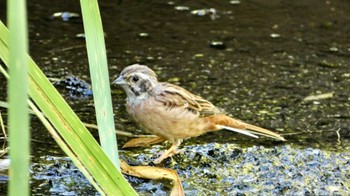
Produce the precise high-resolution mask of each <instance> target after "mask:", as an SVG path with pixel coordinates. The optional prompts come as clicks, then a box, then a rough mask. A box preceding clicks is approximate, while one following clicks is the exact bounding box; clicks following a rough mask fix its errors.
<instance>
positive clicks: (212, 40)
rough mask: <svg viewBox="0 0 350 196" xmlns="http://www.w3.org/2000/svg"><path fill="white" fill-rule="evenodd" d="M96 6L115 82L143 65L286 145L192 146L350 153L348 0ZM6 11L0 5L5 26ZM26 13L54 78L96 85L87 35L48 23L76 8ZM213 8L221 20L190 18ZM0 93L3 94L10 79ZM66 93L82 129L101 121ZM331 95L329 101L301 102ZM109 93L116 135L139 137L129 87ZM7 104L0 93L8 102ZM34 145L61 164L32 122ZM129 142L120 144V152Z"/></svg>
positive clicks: (220, 138)
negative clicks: (130, 68) (129, 68)
mask: <svg viewBox="0 0 350 196" xmlns="http://www.w3.org/2000/svg"><path fill="white" fill-rule="evenodd" d="M235 2H239V3H238V4H236V3H235ZM99 3H100V10H101V15H102V20H103V26H104V31H105V34H106V47H107V56H108V62H109V68H110V69H109V70H110V81H112V79H113V78H114V77H115V76H116V75H117V74H118V73H119V72H120V71H121V70H122V69H123V68H124V67H125V66H127V65H129V64H133V63H141V64H145V65H148V66H149V67H151V68H152V69H154V70H155V71H156V72H157V74H158V76H159V80H161V81H168V82H172V83H175V84H178V85H181V86H183V87H185V88H187V89H188V90H190V91H193V92H195V93H198V94H200V95H201V96H202V97H204V98H207V99H208V100H210V101H212V102H213V103H214V104H215V105H217V106H218V107H221V108H223V109H225V110H226V111H227V113H230V114H231V115H232V116H234V117H236V118H239V119H241V120H244V121H246V122H249V123H252V124H256V125H259V126H262V127H265V128H268V129H271V130H276V131H280V133H281V134H284V135H285V138H286V139H287V140H288V141H287V142H286V143H276V142H273V141H271V140H268V139H260V140H252V139H251V138H246V137H241V136H237V135H235V134H233V133H231V132H226V131H222V132H217V133H210V134H207V135H204V136H201V137H198V138H194V139H190V140H188V141H186V142H185V145H186V144H196V143H198V144H204V143H207V142H217V143H222V144H225V143H236V144H239V145H241V146H245V147H248V146H255V145H257V146H259V145H263V146H266V147H273V146H275V145H279V146H282V145H290V146H292V147H296V148H301V149H306V148H309V147H312V148H319V149H321V150H323V151H329V152H348V151H349V149H350V142H349V139H350V128H349V125H350V109H349V105H350V104H349V103H350V97H349V93H350V63H349V60H350V42H349V40H350V25H349V24H350V15H349V13H350V2H348V1H345V0H336V1H319V0H308V1H286V0H268V1H267V0H260V1H258V0H249V1H248V0H247V1H246V0H243V1H229V0H226V1H191V2H190V1H122V0H121V1H116V0H115V1H107V0H106V1H100V2H99ZM5 8H6V5H5V2H4V1H1V2H0V19H1V20H2V21H5V20H6V17H5V14H6V12H5V10H6V9H5ZM28 8H29V11H28V16H29V36H30V53H31V56H32V57H33V59H34V60H35V62H36V63H37V64H38V65H39V66H40V67H41V68H42V69H43V71H44V73H45V74H46V75H47V76H49V77H53V78H61V77H65V76H68V75H75V76H78V77H80V78H82V79H85V80H87V81H88V82H89V80H90V79H89V72H88V61H87V54H86V49H85V43H84V39H81V38H77V35H78V34H81V33H83V25H82V22H81V18H72V19H71V20H69V21H67V22H65V21H62V20H60V19H54V20H52V19H50V16H52V14H54V13H55V12H63V11H69V12H72V13H78V14H80V6H79V1H59V0H54V1H37V0H30V1H29V2H28ZM209 8H213V9H214V10H215V13H213V12H211V13H209V12H207V13H205V14H204V15H203V16H199V15H198V14H193V13H191V12H195V11H196V10H197V11H198V10H200V11H199V12H201V11H203V10H202V9H209ZM204 12H205V11H204ZM0 88H1V92H5V91H6V82H5V79H4V77H3V76H0ZM60 92H62V94H63V95H65V97H66V99H67V100H68V102H69V103H70V104H71V106H72V107H73V109H74V110H75V111H76V112H77V113H78V115H79V116H80V117H81V118H82V120H83V121H84V122H89V123H94V122H95V118H94V117H93V115H91V114H92V113H93V112H94V108H93V103H92V97H89V98H86V99H82V100H81V99H72V98H71V97H69V96H68V95H67V92H66V91H65V90H63V89H60ZM326 93H332V96H331V97H328V98H326V99H313V100H310V101H304V98H306V97H307V96H310V95H322V94H326ZM112 94H113V103H114V107H115V113H116V116H117V117H116V127H117V129H119V130H124V131H131V132H133V133H139V132H138V131H136V130H138V128H137V127H136V126H135V125H134V124H133V122H132V121H130V119H129V117H128V116H127V114H126V113H125V108H124V106H123V104H124V99H125V94H124V93H123V91H122V89H120V88H119V87H115V86H113V87H112ZM5 97H6V93H1V95H0V98H1V100H5V99H6V98H5ZM1 112H2V113H3V112H5V111H3V109H1ZM5 117H6V114H5ZM95 135H96V134H95ZM32 138H33V142H32V145H33V150H32V155H33V159H34V162H35V161H37V160H38V158H39V157H41V156H44V155H53V156H62V154H63V153H62V152H61V150H60V149H59V148H58V147H57V146H56V144H55V142H54V141H53V140H52V139H51V136H50V135H49V134H48V133H47V131H46V130H45V129H44V127H43V126H41V124H40V123H39V122H38V121H37V119H36V118H35V117H33V121H32ZM126 140H127V138H122V137H119V139H118V143H119V145H122V144H123V143H125V141H126ZM131 152H132V150H131ZM349 184H350V183H349ZM349 186H350V185H349Z"/></svg>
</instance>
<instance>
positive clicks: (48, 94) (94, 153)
mask: <svg viewBox="0 0 350 196" xmlns="http://www.w3.org/2000/svg"><path fill="white" fill-rule="evenodd" d="M8 55H9V54H8V31H7V29H6V27H5V26H4V25H3V23H0V58H1V60H2V61H3V62H4V63H5V64H6V65H8V62H9V56H8ZM27 60H28V62H29V95H30V97H31V98H32V99H33V100H34V102H35V104H36V105H37V106H38V107H39V108H40V110H41V111H42V112H43V113H44V114H45V116H46V117H47V119H49V121H50V123H51V124H52V125H53V126H54V127H55V129H57V131H58V132H59V135H60V137H62V139H63V140H64V142H66V143H67V144H68V145H69V148H70V149H71V150H72V152H73V153H74V154H73V155H69V156H70V157H71V158H72V159H74V158H77V159H79V161H80V162H81V165H83V166H84V167H85V168H86V169H87V170H88V172H89V173H90V174H91V176H93V179H94V180H95V181H96V182H97V183H98V185H99V186H100V187H101V190H102V191H103V192H101V194H107V195H136V192H135V191H134V189H133V188H132V187H131V186H130V184H129V183H128V182H127V181H126V179H125V178H124V177H123V175H122V174H121V173H120V172H119V171H118V170H117V168H116V167H115V165H114V164H113V163H112V162H111V161H110V160H109V159H108V157H107V156H106V154H105V153H104V152H103V151H102V149H101V147H100V146H99V145H98V143H97V142H96V140H95V139H94V138H93V137H92V135H91V134H90V132H89V131H88V130H87V129H86V128H85V126H84V125H83V123H82V122H81V121H80V119H79V118H78V117H77V116H76V114H75V113H74V112H73V111H72V109H71V108H70V107H69V105H68V104H67V103H66V102H65V101H64V99H63V98H62V96H61V95H60V94H59V93H58V92H57V90H56V89H55V88H54V87H53V85H52V84H51V83H50V82H49V80H48V79H47V78H46V77H45V75H44V74H43V73H42V71H41V70H40V69H39V67H38V66H37V65H36V64H35V63H34V61H33V60H32V59H31V58H30V57H29V56H27ZM77 166H79V165H77ZM88 179H89V178H88ZM89 180H90V179H89Z"/></svg>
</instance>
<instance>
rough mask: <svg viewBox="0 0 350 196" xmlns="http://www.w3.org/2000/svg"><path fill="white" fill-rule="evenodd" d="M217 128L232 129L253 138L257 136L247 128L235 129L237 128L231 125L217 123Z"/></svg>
mask: <svg viewBox="0 0 350 196" xmlns="http://www.w3.org/2000/svg"><path fill="white" fill-rule="evenodd" d="M218 128H220V129H227V130H230V131H234V132H237V133H240V134H244V135H247V136H250V137H254V138H259V137H258V136H256V135H254V134H252V133H251V132H250V131H248V130H242V129H237V128H233V127H228V126H223V125H219V126H218Z"/></svg>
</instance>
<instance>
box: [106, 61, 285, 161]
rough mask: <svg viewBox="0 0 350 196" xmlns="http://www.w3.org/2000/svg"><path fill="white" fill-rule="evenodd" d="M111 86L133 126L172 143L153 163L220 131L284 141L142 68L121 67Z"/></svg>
mask: <svg viewBox="0 0 350 196" xmlns="http://www.w3.org/2000/svg"><path fill="white" fill-rule="evenodd" d="M112 83H114V84H117V85H120V86H121V87H122V88H123V89H124V91H125V92H126V95H127V97H126V104H125V106H126V110H127V112H128V114H129V116H131V117H132V118H133V119H134V121H135V122H136V124H138V125H139V126H140V127H141V128H142V129H144V130H145V131H147V132H149V133H151V134H154V135H157V136H159V137H160V138H161V139H160V141H163V140H168V141H169V142H170V143H171V144H172V145H171V147H170V148H169V149H168V150H166V151H165V152H164V153H163V154H161V155H160V156H159V157H158V158H157V159H155V160H154V161H153V163H154V164H159V163H161V162H162V161H163V160H164V159H166V158H168V157H171V156H173V155H175V154H177V153H179V152H180V150H178V147H179V146H180V144H181V143H182V141H183V140H185V139H188V138H192V137H197V136H200V135H202V134H205V133H207V132H211V131H218V130H222V129H226V130H230V131H233V132H237V133H241V134H244V135H247V136H250V137H253V138H259V135H261V136H266V137H270V138H273V139H276V140H279V141H285V139H284V138H283V137H282V136H281V135H279V134H277V133H274V132H272V131H269V130H267V129H264V128H261V127H258V126H255V125H251V124H248V123H245V122H243V121H241V120H238V119H235V118H232V117H229V116H228V115H226V114H225V112H223V110H221V109H219V108H217V107H216V106H214V105H213V104H212V103H211V102H210V101H208V100H206V99H203V98H202V97H200V96H198V95H195V94H193V93H191V92H189V91H187V90H186V89H184V88H182V87H180V86H177V85H175V84H171V83H167V82H159V81H158V79H157V75H156V73H155V72H154V71H153V70H152V69H150V68H149V67H147V66H145V65H140V64H133V65H129V66H127V67H125V68H124V69H123V70H122V72H121V73H120V75H119V76H118V77H117V79H115V80H114V81H113V82H112Z"/></svg>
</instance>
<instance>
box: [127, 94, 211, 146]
mask: <svg viewBox="0 0 350 196" xmlns="http://www.w3.org/2000/svg"><path fill="white" fill-rule="evenodd" d="M127 111H128V113H129V114H130V116H132V118H133V119H134V120H135V122H136V123H137V124H138V125H139V126H140V127H141V128H143V129H145V130H146V131H148V132H150V133H152V134H155V135H158V136H162V137H165V138H167V139H168V140H174V139H184V138H190V137H194V136H198V135H201V134H203V133H204V132H206V131H207V130H205V128H206V127H207V125H206V121H205V120H204V119H203V118H200V117H199V115H198V114H195V113H193V112H191V111H189V110H187V109H186V108H184V107H167V106H165V105H164V104H163V103H161V102H158V101H156V100H155V99H154V98H151V97H150V98H148V99H147V100H144V101H142V102H138V103H135V102H132V103H127Z"/></svg>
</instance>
